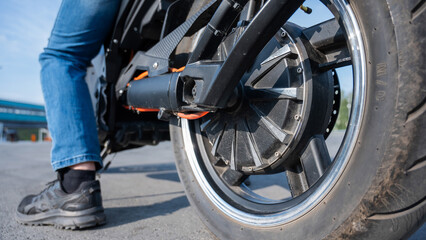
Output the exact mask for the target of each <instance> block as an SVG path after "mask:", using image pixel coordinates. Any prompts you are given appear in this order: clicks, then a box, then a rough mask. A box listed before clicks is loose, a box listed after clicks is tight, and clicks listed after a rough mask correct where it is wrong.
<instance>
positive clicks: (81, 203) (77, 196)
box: [16, 180, 106, 230]
mask: <svg viewBox="0 0 426 240" xmlns="http://www.w3.org/2000/svg"><path fill="white" fill-rule="evenodd" d="M16 218H17V220H18V222H20V223H22V224H25V225H32V226H34V225H54V226H56V227H57V228H62V229H73V230H74V229H83V228H88V227H94V226H97V225H103V224H105V223H106V217H105V214H104V208H103V207H102V197H101V187H100V184H99V181H87V182H82V183H81V184H80V186H79V188H78V189H77V190H76V191H74V192H73V193H69V194H68V193H66V192H64V191H63V190H62V187H61V184H60V182H59V180H55V181H53V182H51V183H49V186H48V187H47V188H46V189H45V190H43V191H42V192H41V193H39V194H38V195H29V196H26V197H25V198H24V199H23V200H22V202H21V203H20V204H19V206H18V209H17V211H16Z"/></svg>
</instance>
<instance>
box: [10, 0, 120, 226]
mask: <svg viewBox="0 0 426 240" xmlns="http://www.w3.org/2000/svg"><path fill="white" fill-rule="evenodd" d="M119 5H120V0H90V1H85V0H63V1H62V5H61V7H60V9H59V12H58V15H57V18H56V22H55V25H54V27H53V30H52V33H51V36H50V38H49V43H48V46H47V47H46V48H45V49H44V52H43V53H42V54H41V55H40V63H41V66H42V70H41V83H42V90H43V94H44V98H45V102H46V113H47V122H48V126H49V130H50V133H51V136H52V141H53V146H52V153H51V163H52V167H53V169H54V170H57V171H58V172H59V176H60V177H59V179H60V182H59V183H56V184H54V185H51V186H50V187H49V188H48V189H47V190H46V191H43V192H42V193H40V194H39V195H36V196H34V195H30V196H27V197H26V198H24V200H23V201H22V202H21V204H20V205H19V207H18V213H17V214H18V220H20V221H21V222H24V223H29V224H54V225H59V226H65V227H71V228H73V227H86V226H88V225H95V224H100V223H103V221H104V215H103V209H102V202H101V198H100V190H99V189H100V188H99V182H97V181H94V178H95V172H94V170H95V165H96V167H97V168H99V167H101V166H102V161H101V158H100V153H99V151H100V149H99V142H98V138H97V131H96V122H95V115H94V111H93V109H92V104H91V98H90V95H89V91H88V87H87V85H86V82H85V75H86V68H87V66H88V65H89V64H90V61H91V59H92V58H93V57H94V56H95V55H96V54H97V53H98V52H99V50H100V47H101V45H102V43H103V41H104V39H105V37H106V36H107V35H108V33H109V32H110V31H111V30H112V26H113V24H114V20H115V16H116V14H117V12H118V8H119ZM41 195H43V196H41ZM71 195H72V196H71ZM64 199H73V200H67V201H74V200H75V201H77V202H69V203H70V204H68V202H67V203H65V204H64ZM87 199H91V200H90V201H89V203H86V202H85V201H87ZM83 200H84V201H83ZM59 203H61V204H59ZM58 207H59V208H61V211H60V215H58V216H56V215H53V216H54V217H52V214H53V213H55V214H56V212H58V211H57V208H58ZM68 207H71V208H76V207H77V208H78V211H80V212H79V213H78V214H77V213H76V212H75V211H76V210H75V209H68ZM67 211H69V212H70V214H69V216H68V215H67ZM78 211H77V212H78ZM70 219H71V220H70Z"/></svg>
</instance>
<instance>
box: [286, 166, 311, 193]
mask: <svg viewBox="0 0 426 240" xmlns="http://www.w3.org/2000/svg"><path fill="white" fill-rule="evenodd" d="M285 173H286V175H287V182H288V185H289V186H290V192H291V196H292V197H293V198H295V197H297V196H299V195H300V194H302V193H303V192H305V191H306V190H308V188H309V185H308V181H307V179H306V176H305V172H304V171H303V167H302V165H301V164H297V165H296V166H292V167H288V168H286V171H285Z"/></svg>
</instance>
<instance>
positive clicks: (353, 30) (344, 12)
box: [181, 0, 366, 227]
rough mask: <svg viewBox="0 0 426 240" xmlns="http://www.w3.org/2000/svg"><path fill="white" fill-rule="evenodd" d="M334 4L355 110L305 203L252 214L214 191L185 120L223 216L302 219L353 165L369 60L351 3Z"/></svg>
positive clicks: (188, 142) (264, 223)
mask: <svg viewBox="0 0 426 240" xmlns="http://www.w3.org/2000/svg"><path fill="white" fill-rule="evenodd" d="M330 2H331V3H332V4H333V5H334V7H335V8H336V10H337V12H338V14H339V16H340V19H341V21H342V23H343V27H344V29H345V30H346V33H347V43H348V48H349V50H350V52H351V58H352V68H353V79H354V80H353V98H352V108H351V114H350V119H349V122H348V127H347V129H346V133H345V136H344V138H343V141H342V144H341V145H340V148H339V151H338V153H337V155H336V157H335V160H334V164H333V165H332V166H331V167H330V169H329V170H328V171H329V172H328V173H327V174H326V175H325V176H323V180H322V182H321V183H320V185H319V186H318V187H317V188H316V189H315V190H314V191H313V192H312V193H311V194H310V195H309V196H307V197H306V198H305V199H304V200H303V201H301V202H300V203H299V204H297V205H295V206H294V207H291V208H289V209H285V210H283V211H281V212H278V213H273V214H253V213H248V212H245V211H242V210H240V209H237V208H235V207H234V206H232V205H231V204H229V203H228V202H227V201H225V200H224V199H223V198H222V197H221V196H220V195H219V194H218V193H217V192H216V191H215V190H214V189H213V188H212V186H211V185H210V183H209V181H208V179H207V178H206V176H205V175H204V172H203V169H202V167H201V166H200V163H199V161H201V160H199V156H198V153H197V151H196V149H195V146H197V143H196V142H195V140H194V138H193V134H194V133H193V131H192V130H191V124H192V123H191V122H190V121H188V120H186V119H181V126H182V133H183V142H184V148H185V152H186V154H187V157H188V160H189V164H190V166H191V169H192V172H193V174H194V176H195V178H196V180H197V182H198V184H199V185H200V187H201V189H202V191H203V192H204V193H205V195H206V196H207V198H208V199H209V200H210V201H211V203H212V204H213V205H215V206H216V207H217V208H218V209H219V210H220V211H221V212H222V213H224V214H225V215H227V216H228V217H230V218H231V219H233V220H235V221H238V222H240V223H243V224H247V225H252V226H258V227H259V226H261V227H272V226H277V225H281V224H285V223H287V222H290V221H294V220H295V219H297V218H300V217H301V216H303V215H304V214H306V213H308V212H309V211H310V210H312V209H313V208H314V207H315V206H316V205H318V204H319V203H320V202H321V201H322V200H323V199H324V198H325V196H326V195H327V194H328V193H329V192H330V191H331V189H332V188H333V186H334V185H335V184H336V182H337V181H338V179H339V178H340V176H341V175H342V173H343V172H344V171H345V168H346V166H347V164H348V162H349V158H350V155H351V153H352V152H353V149H354V148H355V145H356V142H357V138H358V135H359V130H360V125H361V122H362V118H363V110H364V105H365V92H366V90H365V87H366V61H365V53H364V45H363V42H362V36H361V31H360V29H359V26H358V24H357V20H356V17H355V15H354V13H353V11H352V9H351V7H350V5H349V3H347V2H346V1H345V0H331V1H330Z"/></svg>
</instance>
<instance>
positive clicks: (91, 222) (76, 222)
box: [16, 207, 106, 230]
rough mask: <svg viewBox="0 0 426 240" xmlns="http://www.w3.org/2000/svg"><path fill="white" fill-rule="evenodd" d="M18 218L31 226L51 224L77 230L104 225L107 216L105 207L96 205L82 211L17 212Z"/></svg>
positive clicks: (60, 227)
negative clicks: (32, 213) (27, 213)
mask: <svg viewBox="0 0 426 240" xmlns="http://www.w3.org/2000/svg"><path fill="white" fill-rule="evenodd" d="M16 220H17V221H18V222H19V223H21V224H24V225H30V226H42V225H50V226H55V227H56V228H59V229H69V230H77V229H84V228H90V227H95V226H100V225H104V224H105V223H106V216H105V213H104V209H103V207H94V208H90V209H86V210H82V211H65V210H61V209H54V210H51V211H48V212H45V213H38V214H34V215H26V214H22V213H20V212H16Z"/></svg>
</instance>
